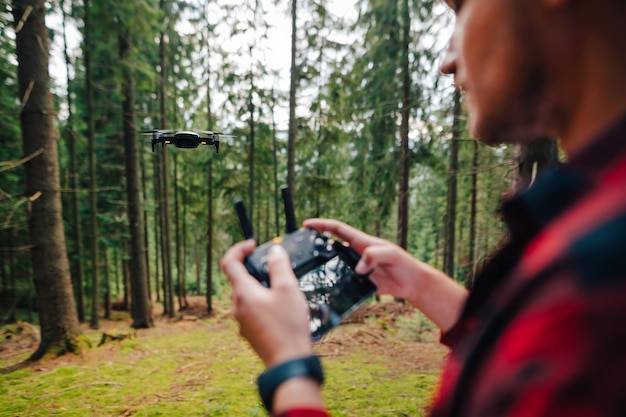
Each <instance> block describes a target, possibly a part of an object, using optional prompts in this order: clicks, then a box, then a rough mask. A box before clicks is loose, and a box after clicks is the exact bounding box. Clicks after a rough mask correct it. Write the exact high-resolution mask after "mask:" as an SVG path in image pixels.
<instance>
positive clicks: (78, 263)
mask: <svg viewBox="0 0 626 417" xmlns="http://www.w3.org/2000/svg"><path fill="white" fill-rule="evenodd" d="M60 7H61V13H62V15H63V55H64V57H65V70H66V71H65V72H66V79H65V82H66V84H67V109H68V116H67V130H66V131H67V137H68V141H69V148H70V149H69V151H70V189H71V191H70V193H71V195H72V223H73V227H72V229H73V234H72V238H73V240H74V251H73V256H72V257H71V266H70V268H71V272H72V278H73V285H74V293H75V296H76V309H77V312H78V321H80V322H81V323H83V322H84V321H85V297H84V295H85V292H84V290H83V277H84V276H85V271H84V269H83V232H82V229H83V228H82V225H81V219H80V204H79V200H78V188H79V181H78V166H77V163H76V135H75V133H74V117H73V116H74V113H73V107H74V106H73V103H72V91H71V88H70V87H71V84H72V83H71V80H70V65H71V62H70V56H69V53H68V51H67V30H66V24H65V23H66V22H65V21H66V14H65V1H64V0H61V3H60Z"/></svg>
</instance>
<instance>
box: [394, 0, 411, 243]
mask: <svg viewBox="0 0 626 417" xmlns="http://www.w3.org/2000/svg"><path fill="white" fill-rule="evenodd" d="M410 31H411V19H410V16H409V2H408V0H403V1H402V121H401V125H400V139H401V146H400V185H399V187H398V237H397V243H398V245H399V246H400V247H402V248H404V249H406V248H407V243H408V242H407V239H408V230H409V167H410V154H409V117H410V110H411V107H410V103H411V102H410V100H411V74H410V72H409V40H410V39H409V37H410Z"/></svg>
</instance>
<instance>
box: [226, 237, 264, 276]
mask: <svg viewBox="0 0 626 417" xmlns="http://www.w3.org/2000/svg"><path fill="white" fill-rule="evenodd" d="M255 247H256V242H255V241H254V240H252V239H248V240H244V241H242V242H239V243H236V244H234V245H233V246H232V247H231V248H230V249H228V251H226V253H225V254H224V256H223V257H222V259H221V261H220V266H221V268H222V271H224V273H225V274H226V276H227V277H228V280H229V281H230V284H231V286H232V287H236V286H239V285H243V283H245V282H248V281H250V279H252V280H254V281H256V280H255V279H254V278H253V277H252V276H251V275H250V274H249V273H248V270H247V269H246V267H245V266H244V264H243V261H244V259H245V258H246V256H248V255H249V254H250V253H252V251H253V250H254V248H255Z"/></svg>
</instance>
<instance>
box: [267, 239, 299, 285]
mask: <svg viewBox="0 0 626 417" xmlns="http://www.w3.org/2000/svg"><path fill="white" fill-rule="evenodd" d="M267 267H268V271H269V274H270V286H271V287H273V288H276V287H279V286H284V285H288V286H297V282H298V281H297V279H296V276H295V275H294V273H293V269H292V268H291V260H290V259H289V255H288V254H287V251H286V250H285V248H283V247H282V246H281V245H273V246H272V247H271V248H270V249H269V252H268V254H267Z"/></svg>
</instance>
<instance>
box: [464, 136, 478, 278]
mask: <svg viewBox="0 0 626 417" xmlns="http://www.w3.org/2000/svg"><path fill="white" fill-rule="evenodd" d="M477 184H478V142H477V141H474V143H473V155H472V188H471V190H470V231H469V267H470V270H469V273H468V277H467V281H466V282H465V286H466V287H467V288H472V287H473V286H474V274H475V273H476V221H477V219H476V217H477V213H476V203H477V200H478V195H477V194H478V186H477Z"/></svg>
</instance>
